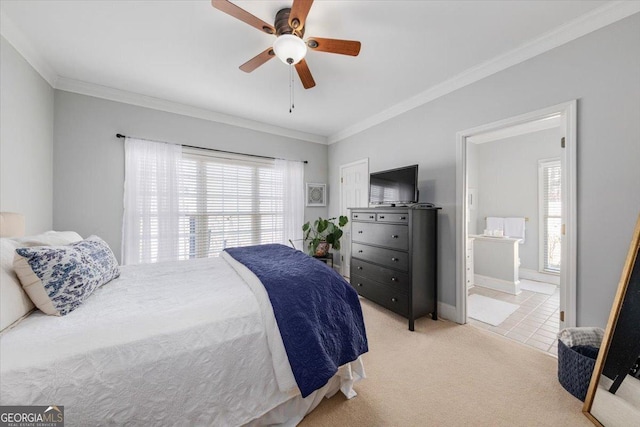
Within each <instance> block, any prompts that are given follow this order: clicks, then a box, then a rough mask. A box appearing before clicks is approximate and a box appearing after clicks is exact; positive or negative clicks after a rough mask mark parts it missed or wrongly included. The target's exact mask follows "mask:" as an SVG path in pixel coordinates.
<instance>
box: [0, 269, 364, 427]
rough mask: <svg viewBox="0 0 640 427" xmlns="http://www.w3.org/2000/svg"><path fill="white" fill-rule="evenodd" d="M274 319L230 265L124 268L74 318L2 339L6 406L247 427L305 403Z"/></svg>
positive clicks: (36, 319) (32, 321)
mask: <svg viewBox="0 0 640 427" xmlns="http://www.w3.org/2000/svg"><path fill="white" fill-rule="evenodd" d="M263 318H264V315H263V314H262V312H261V309H260V304H259V303H258V300H257V299H256V296H255V295H254V294H253V292H252V291H251V290H250V288H249V287H248V286H247V285H246V284H245V282H244V281H243V280H242V279H241V278H240V277H239V276H238V275H237V274H236V272H235V271H234V270H233V269H232V268H231V267H230V266H229V265H228V264H227V262H225V261H224V260H222V259H219V258H217V259H203V260H193V261H184V262H175V263H163V264H153V265H144V266H130V267H122V275H121V277H120V278H119V279H116V280H114V281H112V282H111V283H109V284H107V285H105V286H104V287H103V288H101V289H99V290H98V291H96V292H95V294H94V295H92V296H91V298H89V299H88V300H87V301H86V303H85V304H83V306H81V307H80V308H79V309H77V310H75V311H73V312H72V313H70V314H69V315H67V316H64V317H51V316H45V315H43V314H42V313H39V312H36V313H34V314H33V315H31V316H30V317H28V318H27V319H25V320H23V321H22V322H21V323H19V324H18V325H17V326H16V327H15V328H13V329H10V330H7V331H5V332H3V333H2V335H1V336H0V379H1V385H0V404H2V405H28V404H38V405H53V404H55V405H64V406H65V421H66V423H67V425H120V424H123V423H127V424H128V425H221V426H222V425H224V426H226V425H242V424H245V423H247V422H249V421H251V420H253V419H255V418H256V417H258V416H260V415H262V414H265V413H266V412H268V411H270V410H271V409H273V408H275V407H277V406H278V405H280V406H282V405H281V404H283V403H284V402H286V401H290V400H291V398H292V397H293V396H295V395H296V394H297V389H296V388H294V389H293V390H292V391H289V392H282V391H281V390H280V387H279V385H278V383H280V385H281V386H283V385H285V384H290V383H289V382H288V380H287V379H286V378H285V379H281V380H280V381H278V380H277V379H276V373H275V370H274V366H276V367H277V368H278V369H277V370H279V371H281V372H285V373H286V372H287V371H288V372H289V375H292V374H291V373H290V372H291V368H290V367H289V362H288V360H287V359H286V355H285V359H284V360H282V352H280V353H278V352H276V354H274V357H272V354H271V351H270V349H269V348H270V347H269V343H268V342H267V335H268V334H267V331H266V327H265V326H264V322H263ZM270 333H273V331H271V332H270ZM278 334H279V332H278ZM283 365H284V368H283ZM355 368H356V370H355V374H356V375H355V377H356V378H355V379H357V377H358V375H359V374H362V372H361V368H362V366H361V364H360V361H359V360H358V363H357V364H356V365H355ZM340 374H341V375H342V376H344V381H342V383H343V386H344V384H347V387H346V388H347V389H349V388H350V385H351V384H352V383H353V380H354V375H353V374H352V372H351V369H350V367H349V366H345V367H343V368H341V372H340ZM338 386H339V385H338ZM343 388H344V387H343ZM323 392H326V393H331V394H332V393H333V392H335V390H333V391H331V390H323ZM310 398H311V399H310ZM317 398H318V396H313V395H312V396H309V398H307V399H309V402H311V400H313V399H316V400H317ZM298 399H300V400H307V399H302V398H301V397H300V396H299V395H298ZM309 405H311V404H310V403H309ZM298 406H299V405H298ZM307 410H310V408H307ZM305 411H306V410H305Z"/></svg>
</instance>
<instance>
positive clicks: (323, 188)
mask: <svg viewBox="0 0 640 427" xmlns="http://www.w3.org/2000/svg"><path fill="white" fill-rule="evenodd" d="M307 206H327V184H314V183H311V182H307Z"/></svg>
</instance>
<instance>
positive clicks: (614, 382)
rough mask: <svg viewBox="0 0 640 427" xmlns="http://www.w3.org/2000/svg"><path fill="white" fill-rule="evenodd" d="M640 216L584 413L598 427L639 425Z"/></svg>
mask: <svg viewBox="0 0 640 427" xmlns="http://www.w3.org/2000/svg"><path fill="white" fill-rule="evenodd" d="M639 248H640V215H639V216H638V221H637V223H636V227H635V230H634V232H633V238H632V239H631V247H630V248H629V253H628V254H627V258H626V261H625V264H624V267H623V269H622V277H621V278H620V284H619V285H618V291H617V292H616V296H615V299H614V301H613V307H612V309H611V314H610V315H609V322H608V323H607V329H606V331H605V334H604V339H603V341H602V346H601V347H600V352H599V353H598V359H597V360H596V365H595V368H594V371H593V376H592V377H591V382H590V384H589V390H588V391H587V396H586V399H585V403H584V407H583V412H584V413H585V415H586V416H587V417H588V418H589V419H590V420H591V421H593V423H594V424H595V425H599V426H606V427H618V426H620V427H622V426H625V427H626V426H637V425H640V367H639V366H638V363H639V362H640V260H639V259H638V249H639Z"/></svg>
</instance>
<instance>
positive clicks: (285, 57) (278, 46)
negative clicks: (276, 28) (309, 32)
mask: <svg viewBox="0 0 640 427" xmlns="http://www.w3.org/2000/svg"><path fill="white" fill-rule="evenodd" d="M273 51H274V52H275V53H276V56H277V57H278V58H280V60H281V61H282V62H284V63H285V64H297V63H298V62H300V61H301V60H302V59H304V57H305V55H306V54H307V45H306V44H305V42H304V41H302V39H301V38H300V37H297V36H294V35H292V34H283V35H281V36H279V37H278V38H277V39H276V41H275V42H274V43H273Z"/></svg>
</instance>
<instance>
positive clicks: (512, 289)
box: [473, 274, 520, 295]
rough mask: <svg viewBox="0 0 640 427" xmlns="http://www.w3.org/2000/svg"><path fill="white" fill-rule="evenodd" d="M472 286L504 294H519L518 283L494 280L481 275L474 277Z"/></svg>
mask: <svg viewBox="0 0 640 427" xmlns="http://www.w3.org/2000/svg"><path fill="white" fill-rule="evenodd" d="M474 276H475V277H474V281H473V282H474V284H475V285H476V286H482V287H484V288H489V289H493V290H496V291H500V292H506V293H508V294H511V295H518V294H519V293H520V281H519V280H517V281H515V282H509V281H507V280H502V279H496V278H495V277H489V276H483V275H482V274H475V275H474Z"/></svg>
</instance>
